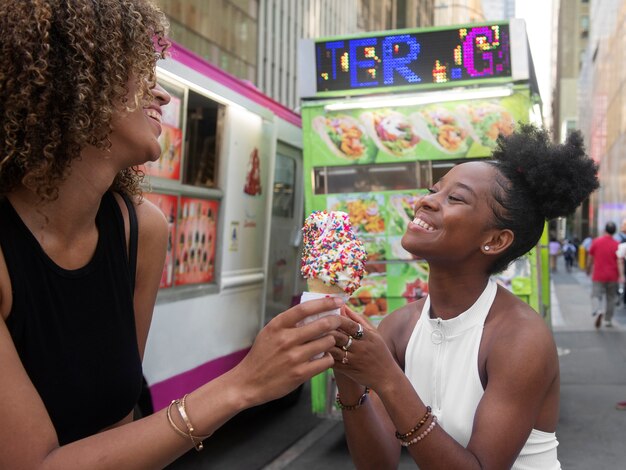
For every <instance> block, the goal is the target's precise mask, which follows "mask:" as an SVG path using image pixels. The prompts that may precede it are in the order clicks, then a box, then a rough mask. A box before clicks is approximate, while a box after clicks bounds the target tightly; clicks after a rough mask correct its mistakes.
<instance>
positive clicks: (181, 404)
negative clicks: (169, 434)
mask: <svg viewBox="0 0 626 470" xmlns="http://www.w3.org/2000/svg"><path fill="white" fill-rule="evenodd" d="M186 397H187V395H185V396H184V397H183V399H182V401H181V400H179V399H176V400H172V402H171V403H170V404H169V406H168V407H167V420H168V421H169V423H170V425H171V426H172V428H173V429H174V431H176V433H177V434H179V435H180V436H182V437H184V438H185V439H190V440H191V443H192V444H193V446H194V448H195V449H196V450H197V451H198V452H200V451H201V450H202V449H203V448H204V444H203V443H202V441H203V440H204V439H207V438H209V437H210V436H211V435H210V434H209V435H207V436H194V435H193V431H194V427H193V425H192V424H191V420H190V419H189V416H188V415H187V410H186V408H185V398H186ZM173 405H176V407H177V408H178V413H179V414H180V417H181V418H182V420H183V421H184V422H185V425H186V426H187V430H188V432H185V431H183V430H182V429H180V428H179V427H178V426H177V425H176V423H175V422H174V420H173V419H172V412H171V410H172V406H173Z"/></svg>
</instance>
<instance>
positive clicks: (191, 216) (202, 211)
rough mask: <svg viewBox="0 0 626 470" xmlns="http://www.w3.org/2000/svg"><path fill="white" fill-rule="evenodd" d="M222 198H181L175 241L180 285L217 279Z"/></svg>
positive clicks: (176, 269)
mask: <svg viewBox="0 0 626 470" xmlns="http://www.w3.org/2000/svg"><path fill="white" fill-rule="evenodd" d="M218 211H219V201H216V200H208V199H198V198H192V197H181V198H180V213H179V218H178V233H177V244H176V261H175V266H174V268H175V272H176V275H175V283H176V285H177V286H180V285H186V284H198V283H206V282H214V280H215V251H216V250H215V246H216V236H217V216H218Z"/></svg>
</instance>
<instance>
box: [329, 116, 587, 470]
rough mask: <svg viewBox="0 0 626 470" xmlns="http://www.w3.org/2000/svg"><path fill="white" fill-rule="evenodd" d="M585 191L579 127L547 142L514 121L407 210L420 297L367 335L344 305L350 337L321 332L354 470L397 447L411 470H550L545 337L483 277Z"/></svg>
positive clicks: (535, 318) (550, 361) (554, 416)
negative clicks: (489, 150)
mask: <svg viewBox="0 0 626 470" xmlns="http://www.w3.org/2000/svg"><path fill="white" fill-rule="evenodd" d="M597 187H598V181H597V168H596V165H595V164H594V163H593V161H592V160H590V159H589V158H588V157H587V156H586V155H585V151H584V148H583V143H582V138H581V136H580V134H579V133H577V132H575V133H573V134H571V135H570V136H569V137H568V139H567V141H566V142H565V143H564V144H562V145H555V144H552V143H551V141H550V138H549V136H548V134H547V133H546V132H545V131H544V130H541V129H538V128H536V127H534V126H532V125H523V124H520V125H519V126H518V128H517V130H516V131H515V132H514V133H513V134H512V135H510V136H509V137H505V138H502V137H501V138H500V139H499V140H498V145H497V148H496V149H495V151H494V152H493V155H492V159H490V160H483V161H472V162H467V163H462V164H459V165H457V166H455V167H453V168H452V169H451V170H450V171H449V172H448V173H447V174H446V175H445V176H444V177H443V178H441V180H440V181H438V182H437V183H436V184H435V185H434V186H433V187H432V188H430V189H429V191H428V194H426V195H425V196H423V197H422V198H421V199H420V200H419V201H418V202H417V203H416V206H415V215H414V218H413V220H412V221H411V222H410V223H409V224H408V227H407V229H406V232H405V234H404V236H403V238H402V245H403V247H404V248H405V249H406V250H407V251H409V252H410V253H411V254H413V255H414V256H416V257H418V258H423V259H424V260H426V261H427V262H428V265H429V280H428V297H426V298H424V299H420V300H418V301H416V302H413V303H410V304H408V305H406V306H404V307H402V308H400V309H399V310H397V311H395V312H393V313H391V314H390V315H389V316H388V317H386V318H385V319H384V320H383V321H382V322H381V324H380V325H379V327H378V329H375V328H373V327H372V326H370V324H369V323H368V322H367V321H366V320H364V319H363V318H361V317H360V316H359V315H356V314H355V313H353V312H352V311H350V310H349V309H348V308H347V307H343V309H344V314H345V316H346V317H347V318H350V319H351V320H353V321H357V322H359V323H360V324H361V329H362V330H363V333H362V334H359V335H357V336H358V338H357V337H354V336H353V335H352V336H353V338H352V340H351V339H350V338H349V337H348V335H347V334H343V333H341V332H336V333H334V334H335V336H336V344H337V347H336V348H335V349H334V350H333V351H332V354H333V356H334V357H335V362H336V364H335V368H334V371H335V378H336V380H337V386H338V389H339V394H338V397H337V403H338V405H339V407H340V408H342V409H343V419H344V425H345V429H346V436H347V441H348V446H349V448H350V453H351V455H352V458H353V461H354V463H355V465H356V467H357V468H359V469H365V468H371V469H383V468H384V469H388V468H397V466H398V462H399V457H400V449H401V448H402V447H403V446H404V447H406V448H407V450H408V452H409V453H410V455H411V456H412V457H413V459H414V460H415V462H416V463H417V465H418V466H419V468H420V469H423V470H430V469H463V470H472V469H477V470H478V469H483V470H484V469H504V468H514V469H526V470H530V469H536V470H556V469H559V468H560V464H559V461H558V459H557V450H556V449H557V445H558V442H557V439H556V434H555V431H556V426H557V422H558V413H559V363H558V358H557V351H556V347H555V344H554V340H553V337H552V334H551V331H550V329H549V328H548V326H547V325H546V323H545V321H544V319H543V318H541V316H540V315H539V314H537V312H535V311H534V310H532V308H531V307H530V306H529V305H528V304H526V303H524V302H523V301H521V300H520V299H519V298H517V297H516V296H515V295H513V294H512V293H511V292H509V291H508V290H506V289H505V288H503V287H501V286H498V284H496V283H495V282H494V281H493V280H492V275H493V274H496V273H498V272H500V271H502V270H503V269H505V268H506V267H507V266H508V265H509V264H510V263H511V262H512V261H514V260H515V259H517V258H519V257H520V256H523V255H524V254H525V253H527V252H528V251H529V250H530V249H531V248H533V247H534V246H535V245H536V244H537V242H538V241H539V238H540V236H541V234H542V232H543V229H544V225H545V221H546V220H547V219H552V218H554V217H558V216H564V215H568V214H570V213H572V212H573V211H574V210H575V209H576V207H577V206H578V205H579V204H580V203H581V202H582V201H583V200H584V199H586V198H587V197H588V196H589V195H590V193H591V192H592V191H594V190H595V189H596V188H597ZM345 328H346V329H348V328H349V324H348V323H346V326H345ZM370 390H371V392H370Z"/></svg>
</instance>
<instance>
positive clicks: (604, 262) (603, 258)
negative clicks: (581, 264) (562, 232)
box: [587, 222, 619, 328]
mask: <svg viewBox="0 0 626 470" xmlns="http://www.w3.org/2000/svg"><path fill="white" fill-rule="evenodd" d="M616 229H617V228H616V226H615V223H614V222H607V223H606V225H605V227H604V234H603V235H601V236H599V237H597V238H595V239H594V240H593V242H592V243H591V247H590V248H589V266H588V268H587V274H591V303H592V308H593V312H592V314H593V316H595V317H596V319H595V327H596V328H600V326H601V325H602V318H603V317H604V325H605V326H607V327H611V326H613V311H614V310H615V300H616V298H617V287H618V281H619V271H618V267H617V247H618V245H619V244H618V242H617V240H615V238H614V235H615V231H616ZM603 301H604V302H603ZM603 305H604V308H603Z"/></svg>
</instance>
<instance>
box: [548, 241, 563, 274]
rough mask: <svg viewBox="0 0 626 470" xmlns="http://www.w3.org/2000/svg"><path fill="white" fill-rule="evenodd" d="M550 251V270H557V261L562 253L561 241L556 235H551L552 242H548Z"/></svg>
mask: <svg viewBox="0 0 626 470" xmlns="http://www.w3.org/2000/svg"><path fill="white" fill-rule="evenodd" d="M548 253H549V254H550V271H552V272H553V273H555V272H557V266H556V265H557V261H558V259H559V255H560V254H561V243H559V241H558V240H557V239H556V237H555V236H553V235H552V236H550V242H549V243H548Z"/></svg>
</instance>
